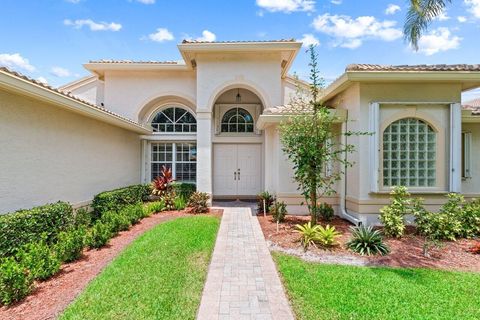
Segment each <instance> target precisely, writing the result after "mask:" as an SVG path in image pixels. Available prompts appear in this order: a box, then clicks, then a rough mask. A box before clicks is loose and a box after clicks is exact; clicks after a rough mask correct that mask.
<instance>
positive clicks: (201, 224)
mask: <svg viewBox="0 0 480 320" xmlns="http://www.w3.org/2000/svg"><path fill="white" fill-rule="evenodd" d="M218 226H219V219H218V218H214V217H206V216H198V217H188V218H179V219H176V220H173V221H170V222H166V223H163V224H160V225H158V226H156V227H155V228H154V229H152V230H150V231H148V232H146V233H145V234H143V235H142V236H140V237H139V238H138V239H137V240H135V241H134V242H133V243H132V244H131V245H130V246H129V247H127V249H125V250H124V251H123V252H122V253H121V254H120V255H119V256H118V257H117V258H116V259H115V260H114V261H113V262H112V263H111V264H110V265H108V266H107V267H106V268H105V270H104V271H103V272H102V273H101V274H100V275H99V276H98V277H97V278H95V279H94V280H93V281H92V282H91V283H90V284H89V285H88V287H87V288H86V290H85V291H84V292H83V293H82V294H81V295H80V296H79V297H78V298H77V299H76V300H75V301H74V303H73V304H71V305H70V306H69V307H68V308H67V310H65V312H64V314H63V315H62V316H61V318H60V319H64V320H65V319H182V320H184V319H195V315H196V311H197V308H198V306H199V304H200V298H201V293H202V289H203V285H204V282H205V279H206V274H207V268H208V263H209V261H210V257H211V253H212V251H213V247H214V243H215V238H216V234H217V231H218Z"/></svg>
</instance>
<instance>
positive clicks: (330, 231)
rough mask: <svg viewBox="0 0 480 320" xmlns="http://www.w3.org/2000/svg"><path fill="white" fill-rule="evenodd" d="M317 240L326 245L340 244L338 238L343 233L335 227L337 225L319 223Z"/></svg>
mask: <svg viewBox="0 0 480 320" xmlns="http://www.w3.org/2000/svg"><path fill="white" fill-rule="evenodd" d="M318 227H319V228H318V231H317V239H316V240H317V241H318V243H320V244H321V245H322V246H324V247H332V246H335V245H337V244H338V242H337V238H338V237H340V236H341V233H340V232H338V231H337V230H336V229H335V226H330V225H328V224H327V225H326V226H325V227H322V226H321V225H318Z"/></svg>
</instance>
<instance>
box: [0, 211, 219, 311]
mask: <svg viewBox="0 0 480 320" xmlns="http://www.w3.org/2000/svg"><path fill="white" fill-rule="evenodd" d="M222 212H223V211H222V210H221V209H211V210H210V213H209V215H215V216H221V215H222ZM185 216H191V215H190V214H186V213H184V212H181V211H165V212H161V213H158V214H155V215H152V216H151V217H148V218H145V219H143V220H142V221H141V222H140V223H138V224H136V225H134V226H133V227H131V228H130V230H128V231H124V232H120V234H119V235H118V236H116V237H115V238H112V239H111V240H110V243H109V244H108V245H107V246H105V247H103V248H101V249H100V250H85V251H84V254H83V257H82V258H81V259H80V260H77V261H75V262H72V263H68V264H64V265H63V266H62V267H61V269H60V272H59V273H58V274H56V275H55V276H54V277H52V278H50V279H49V280H47V281H43V282H38V283H36V284H35V291H34V292H33V293H32V294H30V295H29V296H28V297H26V298H25V299H24V300H22V301H20V302H18V303H16V304H14V305H12V306H9V307H1V308H0V319H9V320H17V319H18V320H20V319H22V320H23V319H25V320H27V319H28V320H37V319H38V320H45V319H55V318H56V317H57V316H58V315H59V314H60V313H61V312H62V311H63V310H64V309H65V308H66V307H67V306H68V305H69V304H70V303H71V302H72V301H73V300H74V299H75V298H76V297H77V295H78V294H80V293H81V292H82V291H83V289H85V287H86V286H87V285H88V283H89V282H90V281H91V280H92V279H93V278H95V276H96V275H98V274H99V273H100V272H101V271H102V270H103V268H104V267H106V266H107V265H108V264H109V263H110V262H111V261H112V260H113V259H114V258H115V257H116V256H117V255H118V254H119V253H120V252H121V251H122V250H123V249H125V247H127V246H128V245H129V244H130V243H131V242H133V241H134V240H135V239H136V238H137V237H138V236H140V235H142V234H143V233H145V232H146V231H148V230H150V229H152V228H153V227H155V226H156V225H158V224H159V223H162V222H166V221H169V220H173V219H176V218H179V217H185Z"/></svg>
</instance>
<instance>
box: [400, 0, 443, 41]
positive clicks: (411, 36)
mask: <svg viewBox="0 0 480 320" xmlns="http://www.w3.org/2000/svg"><path fill="white" fill-rule="evenodd" d="M451 2H452V0H410V8H409V9H408V12H407V16H406V19H405V25H404V27H403V34H404V37H405V40H406V41H407V42H408V43H409V44H411V45H412V47H413V48H414V49H415V50H418V41H419V40H420V38H421V36H422V35H423V34H424V33H425V32H426V31H427V30H428V27H429V26H430V24H431V23H432V21H433V19H435V18H436V17H438V16H439V15H441V14H442V13H443V12H444V11H445V8H446V7H447V4H449V3H451Z"/></svg>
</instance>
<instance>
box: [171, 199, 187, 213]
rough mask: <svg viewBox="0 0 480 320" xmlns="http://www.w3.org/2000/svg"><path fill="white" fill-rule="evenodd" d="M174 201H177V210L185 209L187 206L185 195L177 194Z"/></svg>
mask: <svg viewBox="0 0 480 320" xmlns="http://www.w3.org/2000/svg"><path fill="white" fill-rule="evenodd" d="M174 203H175V209H176V210H183V209H185V207H186V206H187V200H185V198H184V197H183V196H178V195H177V196H176V197H175V200H174Z"/></svg>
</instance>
